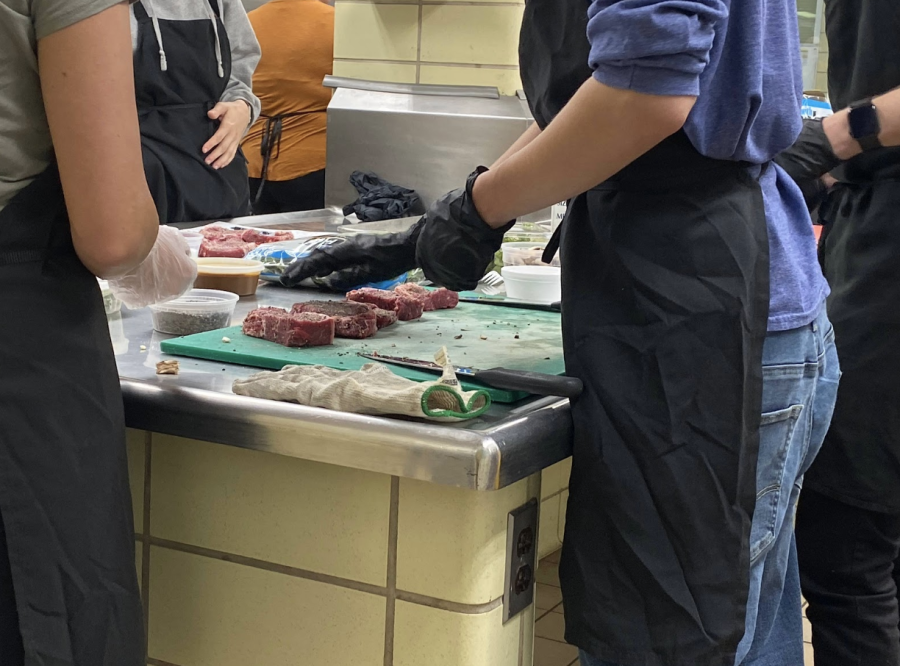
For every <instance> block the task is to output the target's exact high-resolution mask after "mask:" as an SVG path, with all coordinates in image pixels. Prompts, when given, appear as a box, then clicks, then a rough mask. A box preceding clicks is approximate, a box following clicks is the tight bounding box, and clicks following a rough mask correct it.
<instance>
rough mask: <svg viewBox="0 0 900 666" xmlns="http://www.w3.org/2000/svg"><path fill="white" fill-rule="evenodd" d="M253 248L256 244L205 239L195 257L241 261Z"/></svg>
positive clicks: (237, 240) (231, 240)
mask: <svg viewBox="0 0 900 666" xmlns="http://www.w3.org/2000/svg"><path fill="white" fill-rule="evenodd" d="M255 248H256V243H245V242H243V241H242V240H240V239H228V240H212V239H207V240H204V241H203V242H201V243H200V251H199V252H198V253H197V256H200V257H229V258H232V259H243V258H244V257H245V256H247V253H248V252H249V251H250V250H253V249H255Z"/></svg>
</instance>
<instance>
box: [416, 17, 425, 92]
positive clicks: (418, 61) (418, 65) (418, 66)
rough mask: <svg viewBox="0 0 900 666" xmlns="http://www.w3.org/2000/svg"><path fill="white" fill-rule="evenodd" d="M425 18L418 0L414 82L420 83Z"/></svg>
mask: <svg viewBox="0 0 900 666" xmlns="http://www.w3.org/2000/svg"><path fill="white" fill-rule="evenodd" d="M424 18H425V5H423V4H422V1H421V0H419V24H418V26H417V28H418V35H417V36H416V83H422V21H423V20H424Z"/></svg>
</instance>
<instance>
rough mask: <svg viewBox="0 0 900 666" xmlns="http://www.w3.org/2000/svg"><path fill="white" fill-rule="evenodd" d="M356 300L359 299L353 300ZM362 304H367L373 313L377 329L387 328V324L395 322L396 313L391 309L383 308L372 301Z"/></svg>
mask: <svg viewBox="0 0 900 666" xmlns="http://www.w3.org/2000/svg"><path fill="white" fill-rule="evenodd" d="M358 302H359V301H354V303H358ZM363 305H365V306H367V307H368V308H369V309H370V310H371V311H372V312H374V313H375V320H376V321H375V323H376V324H377V325H378V330H379V331H380V330H381V329H382V328H387V327H388V326H391V325H393V324H396V323H397V313H396V312H394V311H393V310H383V309H381V308H380V307H378V306H377V305H375V304H374V303H363Z"/></svg>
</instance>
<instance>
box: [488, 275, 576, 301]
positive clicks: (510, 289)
mask: <svg viewBox="0 0 900 666" xmlns="http://www.w3.org/2000/svg"><path fill="white" fill-rule="evenodd" d="M500 274H501V275H503V281H504V283H506V296H507V297H508V298H511V299H514V300H517V301H529V302H532V303H555V302H557V301H559V300H560V299H561V297H562V284H561V278H560V269H559V267H558V266H504V267H503V268H502V269H501V271H500Z"/></svg>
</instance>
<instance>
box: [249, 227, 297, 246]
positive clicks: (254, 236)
mask: <svg viewBox="0 0 900 666" xmlns="http://www.w3.org/2000/svg"><path fill="white" fill-rule="evenodd" d="M293 239H294V234H292V233H291V232H290V231H260V230H258V229H246V230H245V231H243V232H242V233H241V240H242V241H244V242H245V243H256V244H257V245H263V244H265V243H277V242H279V241H286V240H293Z"/></svg>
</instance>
